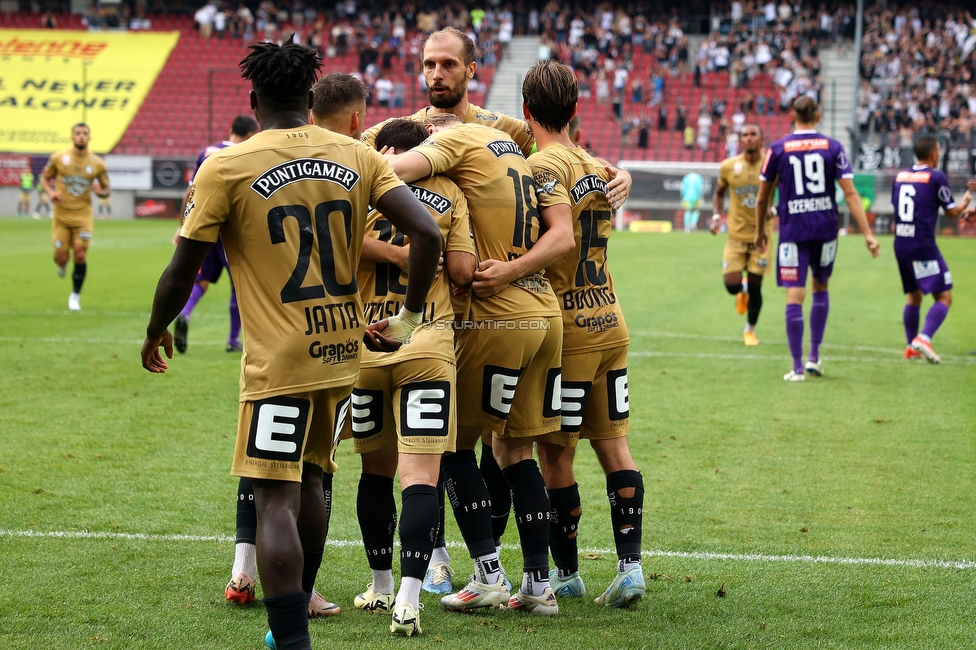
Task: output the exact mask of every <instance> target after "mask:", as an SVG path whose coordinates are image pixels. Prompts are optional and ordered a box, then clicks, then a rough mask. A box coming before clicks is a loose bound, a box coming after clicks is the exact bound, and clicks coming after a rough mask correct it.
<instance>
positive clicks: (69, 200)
mask: <svg viewBox="0 0 976 650" xmlns="http://www.w3.org/2000/svg"><path fill="white" fill-rule="evenodd" d="M51 169H53V170H54V173H55V184H54V189H55V191H57V192H59V193H60V194H61V200H60V201H59V202H58V203H55V204H54V216H55V217H56V218H57V219H58V221H60V222H61V224H62V225H65V226H83V225H84V224H85V223H87V220H89V219H91V217H92V203H91V186H92V181H93V180H94V179H96V178H97V179H98V182H99V183H101V184H102V185H103V186H105V185H108V170H107V169H106V167H105V163H104V162H103V161H102V159H101V158H99V157H98V156H96V155H95V154H93V153H91V152H90V151H87V152H85V155H84V156H80V157H79V156H77V155H76V154H75V149H74V148H73V147H72V148H71V149H65V150H64V151H56V152H54V153H53V154H51V157H50V158H49V159H48V161H47V166H46V167H45V168H44V174H45V175H46V174H49V173H50V172H49V170H51Z"/></svg>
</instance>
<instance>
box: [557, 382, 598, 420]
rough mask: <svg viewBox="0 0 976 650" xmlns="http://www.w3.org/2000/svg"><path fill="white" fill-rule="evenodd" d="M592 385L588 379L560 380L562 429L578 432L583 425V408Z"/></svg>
mask: <svg viewBox="0 0 976 650" xmlns="http://www.w3.org/2000/svg"><path fill="white" fill-rule="evenodd" d="M592 386H593V384H592V383H591V382H588V381H564V382H562V412H563V417H562V427H561V428H562V430H563V431H566V432H568V433H578V432H579V430H580V429H581V428H582V426H583V410H584V409H585V408H586V399H587V398H588V397H589V396H590V388H591V387H592Z"/></svg>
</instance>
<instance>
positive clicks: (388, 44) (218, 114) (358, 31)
mask: <svg viewBox="0 0 976 650" xmlns="http://www.w3.org/2000/svg"><path fill="white" fill-rule="evenodd" d="M264 4H265V3H262V6H264ZM448 13H449V12H447V11H445V13H444V15H443V16H436V15H432V24H434V25H436V26H439V25H440V24H441V23H442V22H445V21H446V20H447V19H448V18H447V16H448ZM261 14H262V10H261V9H259V11H258V16H259V19H258V21H257V22H256V23H255V25H258V24H261V25H262V29H261V31H260V33H261V34H265V35H270V36H271V37H273V38H277V39H280V38H281V37H282V36H283V35H288V34H291V33H293V32H294V33H297V34H298V35H299V37H301V38H302V40H303V41H305V42H308V43H313V41H314V44H315V45H316V46H318V47H319V48H320V50H321V51H322V52H323V53H324V54H325V57H324V63H323V73H331V72H343V73H350V74H359V75H360V76H361V77H362V78H363V79H364V81H366V82H367V85H368V86H370V88H371V89H373V87H374V86H375V83H376V81H377V80H378V79H379V78H384V79H388V80H389V81H390V86H391V89H392V90H391V98H390V101H389V103H388V105H387V106H385V107H384V106H380V105H379V102H378V100H377V98H376V95H377V93H376V92H374V93H373V96H372V97H371V104H370V106H369V107H368V108H367V125H371V124H375V123H377V122H380V121H382V120H384V119H386V118H389V117H394V116H399V115H403V114H406V113H412V112H415V111H416V110H417V109H419V108H420V107H421V106H424V105H426V103H427V95H426V90H425V89H424V88H423V87H422V85H421V81H422V77H421V76H420V66H419V51H420V46H421V44H422V41H423V34H422V33H421V32H420V31H418V30H417V29H413V30H410V31H405V32H404V36H403V37H402V38H398V39H395V38H394V37H393V36H392V32H391V31H390V30H388V29H387V26H386V24H385V23H384V22H383V21H382V20H375V19H374V20H373V21H372V22H371V23H370V22H369V21H367V24H366V25H364V24H362V21H358V22H355V23H354V22H353V21H349V20H343V21H340V20H336V21H334V22H332V23H327V22H325V20H324V19H321V20H317V21H315V22H313V21H309V22H310V23H311V24H305V21H304V20H302V21H300V22H301V23H302V24H298V25H296V23H295V22H292V21H291V20H289V21H288V22H285V21H282V22H281V23H280V24H278V25H276V26H273V28H269V29H267V30H265V25H271V23H263V24H262V23H261V19H260V16H261ZM45 15H49V16H51V17H52V18H53V20H54V21H55V22H56V24H57V26H58V28H59V29H86V28H87V27H86V26H87V23H88V22H89V17H88V16H85V15H81V14H67V13H64V14H53V15H52V14H41V13H37V12H18V13H12V14H4V13H0V28H17V29H42V28H44V20H45V18H44V17H45ZM292 18H294V17H292ZM147 19H148V29H150V30H153V31H179V32H180V40H179V42H178V44H177V46H176V48H175V49H174V50H173V52H172V54H171V55H170V57H169V60H168V61H167V63H166V66H165V67H164V68H163V70H162V71H161V73H160V75H159V77H158V78H157V80H156V82H155V84H154V85H153V88H152V90H151V91H150V93H149V95H148V96H147V98H146V101H145V102H144V103H143V105H142V107H141V108H140V110H139V112H138V113H137V115H136V117H135V118H134V119H133V121H132V123H131V124H130V126H129V128H128V130H127V131H126V133H125V136H124V137H123V138H122V140H121V141H120V142H119V144H118V145H117V146H116V148H115V150H114V151H113V152H112V153H117V154H150V155H156V156H191V155H195V154H196V152H198V151H199V150H200V148H201V147H202V146H203V145H204V144H205V143H207V142H211V141H215V140H220V139H221V138H223V137H225V136H226V131H227V128H228V126H227V125H229V124H230V123H231V121H232V120H233V118H234V117H235V116H236V115H238V114H241V113H243V114H249V113H250V108H249V107H248V101H247V92H248V90H249V85H248V84H246V83H245V82H244V81H243V80H241V78H240V73H239V72H238V69H237V66H238V64H239V62H240V60H241V59H242V58H243V57H244V55H245V54H246V53H247V50H246V42H245V41H244V40H243V39H242V38H240V37H238V38H233V37H231V36H230V34H229V33H228V35H227V36H226V37H225V38H219V37H217V36H215V35H211V36H210V37H206V36H205V33H204V32H201V31H200V30H198V29H197V27H196V25H195V23H194V19H193V18H192V17H191V16H189V15H186V14H151V15H149V16H148V17H147ZM143 24H144V23H143ZM486 27H487V25H486ZM242 31H243V30H242ZM480 40H482V42H485V41H487V42H488V43H490V44H492V47H494V40H493V39H492V37H491V34H490V32H486V34H485V35H484V38H482V39H480ZM491 60H494V52H492V57H491ZM482 63H484V61H482ZM492 73H493V70H492V67H491V66H486V67H481V68H479V72H478V75H477V77H476V79H477V81H478V83H477V84H476V85H475V86H473V87H472V91H471V92H470V97H471V101H472V102H474V103H476V104H482V103H483V102H484V97H485V92H486V90H487V88H488V86H489V84H490V82H491V77H492ZM396 98H399V99H396Z"/></svg>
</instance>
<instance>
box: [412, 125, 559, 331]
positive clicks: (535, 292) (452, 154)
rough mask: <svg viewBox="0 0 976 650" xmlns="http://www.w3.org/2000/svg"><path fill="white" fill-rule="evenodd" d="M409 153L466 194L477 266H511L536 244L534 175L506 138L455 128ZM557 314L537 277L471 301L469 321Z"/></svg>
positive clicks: (489, 131) (484, 130)
mask: <svg viewBox="0 0 976 650" xmlns="http://www.w3.org/2000/svg"><path fill="white" fill-rule="evenodd" d="M411 151H416V152H419V153H421V154H423V155H424V156H425V157H426V158H427V159H428V160H429V161H430V165H431V168H432V173H433V174H444V175H445V176H447V177H448V178H450V179H451V180H453V181H454V182H455V183H457V185H458V187H460V188H461V191H462V192H464V196H465V197H466V198H467V199H468V209H469V210H470V213H471V230H472V231H473V232H474V244H475V249H476V250H477V251H478V259H479V260H482V261H484V260H488V259H492V260H501V261H503V262H505V261H508V260H512V259H515V258H516V257H518V256H520V255H524V254H525V253H526V252H527V251H528V250H529V249H530V248H532V246H533V245H534V244H535V242H536V241H538V239H539V235H540V234H541V233H540V225H541V224H540V221H539V210H538V208H537V207H536V195H535V186H534V185H533V183H532V171H531V170H530V169H529V163H528V161H526V159H525V156H523V155H522V150H521V148H520V147H519V145H518V144H517V143H516V142H515V141H514V140H512V139H511V138H510V137H508V136H507V135H505V134H504V133H502V132H500V131H498V130H497V129H492V128H489V127H486V126H482V125H480V124H458V125H456V126H452V127H450V128H447V129H444V130H442V131H438V132H436V133H434V134H433V135H432V136H431V137H430V138H428V139H427V140H425V141H424V143H423V144H421V145H419V146H417V147H414V148H413V149H412V150H411ZM558 313H559V307H558V305H557V304H556V297H555V295H554V294H553V292H552V287H550V286H549V281H548V280H547V279H546V277H545V275H544V274H543V273H541V272H540V273H535V274H533V275H529V276H527V277H524V278H520V279H518V280H516V281H515V282H513V283H512V284H510V285H509V286H508V287H506V288H505V289H503V290H502V291H501V292H500V293H498V294H496V295H494V296H492V297H490V298H484V299H482V298H478V297H476V296H472V299H471V318H472V319H473V320H512V319H517V318H522V317H527V316H555V315H557V314H558Z"/></svg>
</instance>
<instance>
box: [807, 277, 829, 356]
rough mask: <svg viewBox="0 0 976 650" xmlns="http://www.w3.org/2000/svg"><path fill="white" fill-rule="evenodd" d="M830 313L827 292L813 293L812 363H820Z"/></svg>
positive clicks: (811, 323)
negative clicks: (821, 346) (822, 343)
mask: <svg viewBox="0 0 976 650" xmlns="http://www.w3.org/2000/svg"><path fill="white" fill-rule="evenodd" d="M829 312H830V294H829V293H827V292H826V291H814V292H813V305H811V307H810V361H820V343H821V341H823V335H824V330H825V329H827V314H828V313H829Z"/></svg>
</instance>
